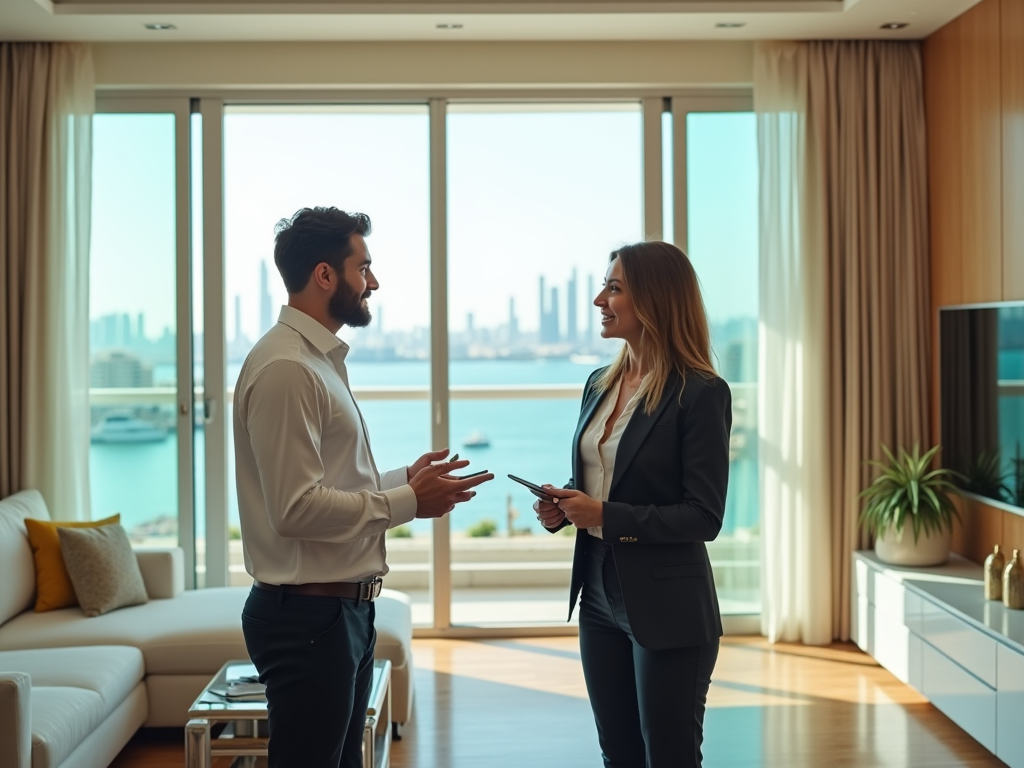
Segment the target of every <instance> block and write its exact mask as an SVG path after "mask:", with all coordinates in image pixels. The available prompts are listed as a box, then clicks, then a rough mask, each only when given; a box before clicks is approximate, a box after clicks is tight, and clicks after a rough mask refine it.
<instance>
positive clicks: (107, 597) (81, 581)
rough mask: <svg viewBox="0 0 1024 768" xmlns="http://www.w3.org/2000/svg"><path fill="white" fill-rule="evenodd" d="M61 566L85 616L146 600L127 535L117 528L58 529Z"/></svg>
mask: <svg viewBox="0 0 1024 768" xmlns="http://www.w3.org/2000/svg"><path fill="white" fill-rule="evenodd" d="M57 533H58V534H59V536H60V550H61V554H63V555H64V565H65V566H66V567H67V569H68V576H70V577H71V583H72V584H73V585H74V587H75V594H76V595H77V596H78V602H79V604H80V605H81V606H82V610H83V611H85V615H86V616H99V615H101V614H104V613H107V612H109V611H112V610H114V609H115V608H124V607H126V606H129V605H140V604H141V603H145V602H147V601H148V600H149V597H148V596H147V595H146V584H145V582H143V580H142V572H141V571H139V563H138V561H137V560H136V559H135V553H134V552H132V545H131V544H130V543H129V541H128V534H127V533H125V530H124V528H122V527H121V526H120V525H104V526H101V527H99V528H58V529H57Z"/></svg>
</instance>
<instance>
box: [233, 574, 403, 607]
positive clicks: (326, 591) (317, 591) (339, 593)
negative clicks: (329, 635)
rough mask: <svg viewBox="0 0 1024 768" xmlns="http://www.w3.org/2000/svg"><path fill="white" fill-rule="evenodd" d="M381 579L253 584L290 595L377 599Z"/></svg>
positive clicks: (360, 599) (381, 583) (258, 582)
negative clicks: (322, 582)
mask: <svg viewBox="0 0 1024 768" xmlns="http://www.w3.org/2000/svg"><path fill="white" fill-rule="evenodd" d="M383 583H384V582H383V581H381V579H379V578H376V579H374V580H373V581H359V582H352V581H334V582H329V583H326V584H267V583H265V582H262V581H255V582H253V586H256V587H258V588H259V589H266V590H269V591H271V592H282V591H283V592H284V593H285V594H288V595H306V596H309V597H347V598H349V599H351V600H359V601H360V602H361V601H363V600H370V601H372V600H376V599H377V598H378V597H379V596H380V590H381V586H382V585H383Z"/></svg>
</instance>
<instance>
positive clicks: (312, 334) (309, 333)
mask: <svg viewBox="0 0 1024 768" xmlns="http://www.w3.org/2000/svg"><path fill="white" fill-rule="evenodd" d="M277 321H278V322H279V323H284V324H285V325H287V326H288V327H289V328H294V329H295V330H296V331H298V332H299V333H300V334H302V336H303V337H304V338H305V339H306V340H307V341H308V342H309V343H310V344H312V345H313V346H314V347H316V348H317V349H318V350H320V354H322V355H324V356H325V357H326V356H327V355H329V354H330V353H331V352H333V351H335V350H337V349H338V347H341V349H340V350H339V351H340V353H341V357H342V359H344V358H345V356H346V355H347V354H348V349H349V347H348V344H346V343H345V342H343V341H342V340H341V339H339V338H338V337H337V336H335V335H334V334H333V333H331V332H330V331H329V330H328V329H327V328H325V327H324V326H323V325H321V324H320V323H319V322H317V321H316V320H314V319H313V318H312V317H310V316H309V315H307V314H306V313H305V312H303V311H302V310H300V309H296V308H295V307H290V306H288V305H287V304H285V305H284V306H282V307H281V314H280V315H278V317H277Z"/></svg>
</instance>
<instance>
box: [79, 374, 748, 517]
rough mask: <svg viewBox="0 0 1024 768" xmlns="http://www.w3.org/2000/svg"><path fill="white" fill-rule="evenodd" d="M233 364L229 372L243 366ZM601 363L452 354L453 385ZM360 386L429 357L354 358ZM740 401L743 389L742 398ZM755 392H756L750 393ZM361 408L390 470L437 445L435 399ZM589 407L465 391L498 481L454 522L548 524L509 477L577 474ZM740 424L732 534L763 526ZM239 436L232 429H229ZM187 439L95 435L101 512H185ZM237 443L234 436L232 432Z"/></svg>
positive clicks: (477, 460)
mask: <svg viewBox="0 0 1024 768" xmlns="http://www.w3.org/2000/svg"><path fill="white" fill-rule="evenodd" d="M238 368H239V366H237V365H232V366H230V367H229V372H228V373H229V376H228V380H229V381H232V382H233V381H234V380H235V378H237V374H238ZM593 368H594V366H593V365H578V364H574V363H572V362H569V361H565V360H562V361H533V360H527V361H481V362H476V361H457V362H453V363H451V368H450V378H451V383H452V384H475V385H486V384H578V385H580V386H582V385H583V384H584V383H585V382H586V379H587V377H588V376H589V375H590V372H591V371H592V370H593ZM349 374H350V379H351V382H352V384H353V386H373V385H417V384H426V383H427V382H428V380H429V368H428V364H427V363H426V362H402V363H357V362H353V363H352V364H350V366H349ZM734 399H736V400H737V401H739V400H740V398H738V397H735V398H734ZM748 399H754V398H748ZM360 408H361V410H362V412H363V415H364V418H365V419H366V423H367V426H368V428H369V432H370V440H371V446H372V449H373V454H374V459H375V461H376V462H377V466H378V467H379V468H380V469H381V471H384V470H386V469H390V468H393V467H397V466H403V465H406V464H410V463H412V462H413V461H415V460H416V459H417V458H418V457H419V456H420V455H421V454H422V453H423V452H424V451H426V450H427V449H428V448H429V442H430V407H429V402H428V401H426V400H421V401H407V402H392V401H365V402H363V403H361V404H360ZM578 416H579V402H578V401H577V400H575V399H559V400H457V401H453V402H452V403H451V410H450V423H451V438H452V445H451V446H450V447H451V449H452V450H453V451H458V452H459V453H460V454H461V456H462V457H463V458H467V459H469V460H470V461H471V462H472V463H471V465H470V467H469V468H467V469H466V470H464V471H465V472H467V473H468V472H470V471H475V470H479V469H487V470H490V471H491V472H494V473H495V475H496V478H495V480H493V481H492V482H490V483H485V484H484V485H483V486H480V487H479V488H478V489H477V491H478V494H477V497H476V498H474V499H473V501H471V502H469V503H468V504H462V505H460V506H459V507H457V508H456V510H455V512H453V513H452V518H451V520H452V528H453V530H456V531H461V530H464V529H466V528H468V527H470V526H472V525H474V524H476V523H478V522H480V521H481V520H484V519H490V520H492V521H493V522H495V523H496V524H497V525H498V528H499V530H500V531H506V530H507V527H508V514H507V511H508V507H509V504H510V503H511V506H512V507H513V508H514V509H515V510H518V513H519V515H518V517H517V518H516V519H514V520H513V523H512V524H513V525H514V527H515V528H517V529H522V528H528V529H529V530H531V531H534V532H540V525H539V523H537V521H536V519H535V518H534V515H533V512H532V510H531V507H532V504H533V501H534V497H533V496H532V495H531V494H530V493H529V492H528V491H527V490H526V489H525V488H523V487H522V486H520V485H518V484H516V483H514V482H512V481H511V480H509V479H508V478H507V477H506V475H507V474H509V473H511V474H514V475H518V476H520V477H524V478H526V479H527V480H532V481H533V482H536V483H551V484H553V485H563V484H565V483H566V482H567V481H568V479H569V477H570V474H571V469H570V459H571V451H572V437H573V434H574V432H575V429H576V422H577V419H578ZM736 421H737V427H736V429H735V430H734V432H745V433H747V434H746V438H747V439H746V440H745V447H743V448H740V449H739V450H738V453H737V456H736V458H735V460H734V461H733V462H732V468H731V473H732V474H731V480H730V489H729V499H728V503H727V510H726V518H725V526H724V529H723V532H724V533H730V532H732V531H735V530H736V529H741V528H743V529H750V528H756V527H757V524H758V519H759V512H758V503H757V456H756V445H757V440H756V431H754V430H753V429H752V427H754V426H756V425H754V424H752V423H751V418H750V416H749V415H748V416H747V417H746V418H744V417H743V415H742V414H738V415H737V419H736ZM475 431H481V432H483V433H484V434H486V435H487V437H488V438H489V439H490V443H491V445H490V447H487V448H468V447H465V446H464V445H463V441H464V439H465V438H466V437H467V436H468V435H470V434H472V433H473V432H475ZM229 435H230V429H229ZM202 437H203V435H202V430H201V429H199V430H197V439H196V440H195V445H196V453H195V466H196V469H197V471H196V487H197V489H202V487H203V461H204V459H203V452H202V449H203V439H202ZM177 438H178V436H177V435H175V434H174V433H173V432H172V433H171V435H170V436H169V437H168V439H167V440H166V441H164V442H162V443H148V444H141V445H125V444H121V445H110V444H94V445H92V447H91V451H90V460H91V477H92V497H93V509H92V514H93V517H102V516H106V515H109V514H113V513H115V512H118V513H120V514H121V516H122V522H123V524H124V525H125V527H126V528H128V529H129V530H130V529H131V528H133V527H134V526H136V525H140V524H143V523H148V522H151V521H153V520H155V519H157V518H159V517H161V516H166V517H171V518H174V517H176V516H177V501H178V500H177V476H176V469H177ZM229 443H230V438H229ZM228 472H229V478H230V481H229V483H228V489H229V491H228V492H229V500H228V520H229V525H237V523H238V505H237V499H236V494H235V485H234V451H233V450H229V467H228ZM197 495H198V496H199V497H200V498H198V499H197V503H196V517H197V530H199V531H202V530H203V526H204V522H203V521H204V519H205V509H204V503H203V499H202V498H201V497H202V493H198V494H197ZM412 528H413V530H414V531H417V532H421V533H426V532H427V531H429V529H430V521H421V520H417V521H414V522H413V523H412Z"/></svg>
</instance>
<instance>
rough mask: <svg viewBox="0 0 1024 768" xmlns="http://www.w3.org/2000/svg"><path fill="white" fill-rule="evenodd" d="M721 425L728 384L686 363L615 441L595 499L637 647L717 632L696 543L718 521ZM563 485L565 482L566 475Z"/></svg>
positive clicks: (588, 395)
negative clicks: (603, 489)
mask: <svg viewBox="0 0 1024 768" xmlns="http://www.w3.org/2000/svg"><path fill="white" fill-rule="evenodd" d="M603 371H604V369H599V370H597V371H594V373H592V374H591V376H590V379H589V380H588V381H587V386H586V389H585V390H584V394H583V407H582V410H581V411H580V420H579V424H578V426H577V427H576V435H575V437H574V438H573V451H572V467H573V478H581V477H582V474H581V470H582V468H581V459H580V437H581V436H582V434H583V430H584V429H586V427H587V424H588V423H589V422H590V420H591V419H592V418H593V417H594V413H595V412H596V411H597V408H598V406H599V405H600V403H601V401H602V400H603V399H604V397H606V396H608V393H598V392H597V391H596V390H595V389H594V382H595V381H597V378H598V376H600V375H601V373H602V372H603ZM680 386H682V397H680V394H679V390H680ZM731 427H732V394H731V393H730V392H729V386H728V385H727V384H726V383H725V381H723V380H722V379H720V378H718V377H707V376H704V375H702V374H699V373H696V372H691V373H689V374H688V375H687V376H686V379H685V385H684V384H683V379H682V377H680V376H678V375H677V376H674V377H673V378H672V380H670V382H669V383H668V384H667V385H666V387H665V392H664V394H663V396H662V398H661V402H660V403H659V404H658V407H657V408H656V409H655V411H654V412H653V413H652V414H650V415H648V414H647V413H646V411H645V409H644V403H643V402H641V403H640V404H639V405H638V406H637V408H636V410H635V411H634V412H633V416H632V417H631V418H630V420H629V423H628V424H627V425H626V429H625V430H624V431H623V433H622V437H621V439H620V440H619V446H618V451H617V452H616V455H615V471H614V474H613V476H612V484H611V489H610V491H609V495H608V501H606V502H604V540H605V541H606V542H608V543H610V544H611V545H612V548H613V551H614V554H615V557H614V560H615V566H616V570H617V572H618V577H619V584H620V585H621V587H622V596H623V601H624V603H625V607H626V615H627V616H628V617H629V625H630V628H631V629H632V631H633V636H634V637H635V638H636V641H637V642H638V643H639V644H640V645H641V646H643V647H644V648H649V649H651V650H661V649H665V648H680V647H684V646H689V645H700V644H702V643H707V642H711V641H713V640H716V639H717V638H719V637H721V636H722V617H721V614H720V613H719V609H718V595H717V594H716V593H715V580H714V576H713V575H712V573H711V563H710V562H709V561H708V550H707V547H706V546H704V542H706V541H713V540H714V539H715V537H717V536H718V533H719V531H721V529H722V518H723V516H724V514H725V492H726V487H727V485H728V482H729V430H730V429H731ZM566 487H567V488H575V487H576V484H575V482H574V480H573V479H570V480H569V483H568V485H567V486H566ZM567 524H568V523H564V524H563V525H562V526H560V527H564V526H565V525H567ZM551 530H557V529H551ZM589 535H590V534H588V533H587V532H586V531H585V530H581V531H579V533H578V534H577V536H576V551H575V554H574V556H573V566H572V587H571V589H570V596H569V616H570V617H571V616H572V611H573V609H574V608H575V607H576V601H577V599H578V597H579V593H580V590H581V588H582V587H583V573H584V564H583V558H584V557H585V556H586V537H587V536H589Z"/></svg>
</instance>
